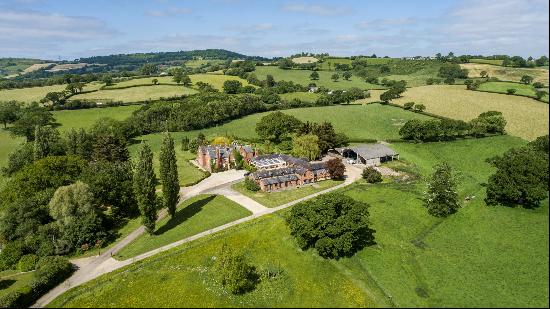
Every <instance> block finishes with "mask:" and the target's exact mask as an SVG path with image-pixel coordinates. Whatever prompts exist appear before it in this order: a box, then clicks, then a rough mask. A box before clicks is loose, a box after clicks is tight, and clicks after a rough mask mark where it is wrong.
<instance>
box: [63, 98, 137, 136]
mask: <svg viewBox="0 0 550 309" xmlns="http://www.w3.org/2000/svg"><path fill="white" fill-rule="evenodd" d="M139 108H140V105H127V106H116V107H102V108H89V109H76V110H61V111H54V112H53V116H54V118H55V121H56V122H57V123H59V124H60V125H61V126H60V127H59V128H58V129H59V131H60V132H62V133H63V132H67V131H69V130H70V129H73V128H74V129H80V128H84V129H89V128H90V127H91V126H92V125H93V124H94V123H95V122H96V121H97V120H98V119H101V118H104V117H108V118H112V119H115V120H124V119H126V118H128V117H130V115H132V113H133V112H134V111H135V110H138V109H139Z"/></svg>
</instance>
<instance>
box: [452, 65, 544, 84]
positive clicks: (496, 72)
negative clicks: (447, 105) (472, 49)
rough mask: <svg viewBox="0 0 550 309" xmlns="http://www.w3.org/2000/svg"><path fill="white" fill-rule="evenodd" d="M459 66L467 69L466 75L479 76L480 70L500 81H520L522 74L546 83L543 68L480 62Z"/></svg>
mask: <svg viewBox="0 0 550 309" xmlns="http://www.w3.org/2000/svg"><path fill="white" fill-rule="evenodd" d="M460 67H462V68H464V69H468V77H480V75H479V74H480V73H481V71H486V72H487V73H488V74H489V76H490V77H496V78H498V79H500V80H502V81H511V82H520V81H521V77H522V76H523V75H530V76H532V77H533V78H534V81H535V82H541V83H543V84H545V85H548V69H544V68H512V67H502V66H495V65H490V64H480V63H464V64H461V65H460Z"/></svg>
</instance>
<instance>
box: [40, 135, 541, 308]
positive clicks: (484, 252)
mask: <svg viewBox="0 0 550 309" xmlns="http://www.w3.org/2000/svg"><path fill="white" fill-rule="evenodd" d="M524 144H525V142H524V141H523V140H521V139H519V138H515V137H511V136H498V137H490V138H482V139H467V140H460V141H454V142H446V143H427V144H414V143H395V144H393V145H391V147H393V148H394V149H396V151H397V152H399V153H400V154H401V157H402V159H403V160H405V161H406V162H408V163H409V164H412V165H413V167H414V168H413V170H416V171H417V173H419V176H420V178H419V180H418V181H417V182H413V183H384V184H377V185H371V184H366V183H364V182H362V181H360V182H358V183H356V184H353V185H351V186H350V187H347V188H344V189H342V190H341V191H342V192H344V193H345V194H347V195H349V196H351V197H352V198H354V199H357V200H361V201H364V202H367V203H368V204H370V208H369V212H370V221H371V223H372V227H373V228H374V229H375V230H376V233H375V240H376V244H375V245H373V246H370V247H367V248H364V249H362V250H361V251H359V252H358V253H357V254H356V255H355V256H353V257H351V258H344V259H340V260H325V259H322V258H320V257H319V256H318V255H317V254H316V253H315V252H314V251H312V250H308V251H305V252H304V251H301V250H300V249H299V248H298V246H297V244H296V241H295V240H294V238H293V237H291V236H290V231H289V229H288V227H287V226H286V224H285V221H284V218H285V217H286V216H287V215H288V210H283V211H281V212H278V213H276V214H272V215H268V216H264V217H262V218H259V219H257V220H254V221H251V222H248V223H245V224H242V225H239V226H236V227H234V228H231V229H228V230H225V231H222V232H220V233H217V234H214V235H212V236H209V237H206V238H203V239H200V240H197V241H194V242H192V243H188V244H185V245H182V246H180V247H178V248H174V249H172V250H170V251H168V252H165V253H161V254H159V255H157V256H154V257H151V258H149V259H146V260H144V261H142V262H138V263H136V264H135V265H132V266H128V267H125V268H123V269H120V270H117V271H115V272H114V273H111V274H107V275H104V276H102V277H99V278H97V279H95V280H94V281H91V282H89V283H87V284H85V285H83V286H79V287H76V288H74V289H72V290H70V291H68V292H67V293H65V294H63V295H61V296H60V297H58V298H57V299H56V300H54V301H53V302H52V303H51V304H50V306H51V307H57V306H62V307H101V306H108V307H127V306H134V307H136V306H138V307H145V306H163V307H164V306H172V307H174V306H180V307H185V306H203V307H225V306H229V307H231V306H239V307H264V306H270V307H285V306H286V307H328V306H333V307H354V306H363V307H366V306H369V307H374V306H377V307H389V306H398V307H439V306H452V307H455V306H456V307H501V306H502V307H514V306H520V307H526V306H528V307H547V306H548V293H547V292H548V255H547V252H548V249H549V248H548V240H549V239H548V200H546V201H544V202H543V203H542V204H541V207H539V208H537V209H534V210H533V209H522V208H509V207H502V206H494V207H488V206H486V205H485V204H484V203H483V198H484V189H483V188H482V187H481V186H480V185H479V184H480V183H484V182H486V181H487V178H488V176H489V175H490V174H491V173H492V171H493V169H492V168H491V167H490V166H489V165H488V164H487V163H486V162H485V160H486V159H487V158H489V157H492V156H495V155H499V154H502V153H503V152H504V151H506V150H507V149H509V148H510V147H517V146H520V145H524ZM442 160H445V161H447V162H448V163H449V164H450V165H451V166H452V167H453V168H454V169H455V170H456V171H458V172H459V174H460V185H459V196H460V198H461V200H462V199H463V198H464V197H465V196H472V195H475V197H474V198H473V199H471V200H470V201H469V202H465V201H463V202H462V203H463V206H462V208H461V209H460V210H459V211H458V213H457V214H454V215H452V216H450V217H449V218H446V219H439V218H435V217H432V216H430V215H428V213H427V211H426V209H425V208H424V207H423V206H422V192H423V191H424V189H425V179H426V178H427V176H428V175H429V174H430V173H431V172H432V169H433V166H434V165H435V164H436V163H438V162H440V161H442ZM488 222H490V224H488ZM223 244H227V245H229V246H230V247H232V248H233V249H234V250H235V251H240V252H244V254H245V255H246V257H247V259H248V261H249V262H250V263H251V264H252V265H255V266H256V267H257V268H258V270H259V271H260V272H263V271H265V270H267V269H269V270H271V271H273V270H277V272H278V275H277V276H275V277H274V278H272V279H269V280H267V279H266V280H262V282H261V283H260V284H259V285H258V286H257V288H256V289H255V290H254V291H252V292H250V293H247V294H244V295H241V296H234V295H230V294H228V293H227V292H225V290H224V289H223V288H222V286H221V285H220V283H219V282H218V280H217V276H216V272H215V270H214V268H213V264H214V260H215V257H216V256H217V255H218V254H219V252H220V249H221V246H222V245H223ZM520 248H525V249H526V250H525V249H520ZM480 269H483V271H480ZM175 270H178V271H175ZM151 282H155V284H154V285H152V284H151ZM494 282H499V284H498V288H495V283H494ZM326 291H330V293H327V292H326Z"/></svg>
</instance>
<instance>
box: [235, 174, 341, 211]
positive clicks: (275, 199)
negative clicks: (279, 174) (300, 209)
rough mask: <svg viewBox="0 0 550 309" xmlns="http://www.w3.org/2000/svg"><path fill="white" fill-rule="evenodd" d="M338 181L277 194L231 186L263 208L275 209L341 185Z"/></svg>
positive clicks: (324, 181)
mask: <svg viewBox="0 0 550 309" xmlns="http://www.w3.org/2000/svg"><path fill="white" fill-rule="evenodd" d="M341 183H342V181H339V180H323V181H320V182H317V183H314V184H312V185H307V186H302V187H298V188H293V189H289V190H284V191H278V192H264V191H258V192H252V191H249V190H247V189H246V188H245V187H244V182H239V183H236V184H234V185H233V186H231V188H232V189H233V190H235V191H238V192H240V193H242V194H244V195H246V196H248V197H249V198H251V199H253V200H255V201H256V202H258V203H260V204H262V205H264V206H265V207H277V206H281V205H283V204H286V203H289V202H292V201H295V200H297V199H299V198H302V197H305V196H308V195H311V194H314V193H317V192H319V191H323V190H326V189H328V188H331V187H334V186H337V185H339V184H341Z"/></svg>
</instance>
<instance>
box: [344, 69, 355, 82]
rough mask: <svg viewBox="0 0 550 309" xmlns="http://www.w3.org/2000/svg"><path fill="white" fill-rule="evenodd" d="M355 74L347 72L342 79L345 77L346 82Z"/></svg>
mask: <svg viewBox="0 0 550 309" xmlns="http://www.w3.org/2000/svg"><path fill="white" fill-rule="evenodd" d="M352 75H353V74H351V72H350V71H346V72H344V73H342V77H344V79H345V80H349V79H350V78H351V76H352Z"/></svg>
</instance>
